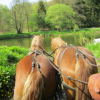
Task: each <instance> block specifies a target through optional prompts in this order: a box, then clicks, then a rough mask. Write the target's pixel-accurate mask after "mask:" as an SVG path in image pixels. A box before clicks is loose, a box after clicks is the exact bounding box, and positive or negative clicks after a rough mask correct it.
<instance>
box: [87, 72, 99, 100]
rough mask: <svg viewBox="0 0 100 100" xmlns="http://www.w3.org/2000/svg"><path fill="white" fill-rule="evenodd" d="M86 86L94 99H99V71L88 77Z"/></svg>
mask: <svg viewBox="0 0 100 100" xmlns="http://www.w3.org/2000/svg"><path fill="white" fill-rule="evenodd" d="M88 88H89V91H90V94H91V96H92V98H93V99H94V100H100V73H97V74H93V75H91V76H90V77H89V81H88Z"/></svg>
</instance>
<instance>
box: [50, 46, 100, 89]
mask: <svg viewBox="0 0 100 100" xmlns="http://www.w3.org/2000/svg"><path fill="white" fill-rule="evenodd" d="M64 47H73V48H74V49H75V50H76V51H77V54H79V55H80V56H81V57H82V58H83V59H84V60H85V61H86V59H85V58H87V57H86V56H85V55H84V54H86V55H88V56H90V57H92V58H95V59H97V60H100V59H99V58H96V57H94V56H91V55H89V54H87V53H85V52H83V51H80V50H79V49H78V48H77V47H75V46H73V45H70V46H68V45H64V46H60V47H58V48H56V49H55V50H54V51H53V52H52V53H54V52H55V51H56V50H57V49H60V50H61V49H62V48H64ZM76 56H78V55H76ZM86 62H87V63H88V64H91V65H92V66H98V65H95V64H92V63H89V62H88V61H86ZM51 64H52V63H51ZM52 66H53V67H54V68H55V69H56V70H57V71H58V72H59V73H61V74H62V75H64V76H65V77H66V78H67V79H68V80H74V81H77V82H80V83H83V84H85V85H87V84H88V83H87V82H84V81H81V80H76V79H73V78H72V77H71V76H68V75H66V74H64V73H63V72H62V71H61V70H60V69H58V68H57V67H55V66H54V65H53V64H52ZM63 85H64V86H65V83H64V82H63ZM72 90H74V88H72Z"/></svg>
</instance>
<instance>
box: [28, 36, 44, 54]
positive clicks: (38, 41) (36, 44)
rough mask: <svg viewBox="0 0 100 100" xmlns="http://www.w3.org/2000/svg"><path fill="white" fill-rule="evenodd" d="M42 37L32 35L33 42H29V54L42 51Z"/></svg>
mask: <svg viewBox="0 0 100 100" xmlns="http://www.w3.org/2000/svg"><path fill="white" fill-rule="evenodd" d="M42 38H43V37H42V35H40V36H36V35H34V37H33V40H32V42H31V47H30V52H29V53H31V51H33V50H39V51H40V50H43V51H44V44H43V39H42Z"/></svg>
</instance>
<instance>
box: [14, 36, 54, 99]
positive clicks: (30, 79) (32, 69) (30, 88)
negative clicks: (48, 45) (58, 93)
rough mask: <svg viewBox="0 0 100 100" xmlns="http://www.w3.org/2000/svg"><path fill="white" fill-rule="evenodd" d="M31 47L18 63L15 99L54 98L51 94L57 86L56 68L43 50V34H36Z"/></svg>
mask: <svg viewBox="0 0 100 100" xmlns="http://www.w3.org/2000/svg"><path fill="white" fill-rule="evenodd" d="M30 49H31V51H30V53H29V55H27V56H25V57H23V58H22V59H21V60H20V61H19V62H18V64H17V68H16V78H15V79H16V80H15V89H14V100H53V98H54V96H51V97H50V95H52V93H54V91H55V88H56V75H55V69H54V68H53V67H52V66H51V64H50V63H49V61H48V59H47V58H46V56H44V55H43V52H42V51H41V50H44V44H43V41H42V36H34V38H33V40H32V44H31V47H30ZM34 50H35V51H34ZM36 51H37V53H36ZM41 52H42V53H41ZM33 63H34V64H33ZM49 97H50V98H49ZM46 98H47V99H46Z"/></svg>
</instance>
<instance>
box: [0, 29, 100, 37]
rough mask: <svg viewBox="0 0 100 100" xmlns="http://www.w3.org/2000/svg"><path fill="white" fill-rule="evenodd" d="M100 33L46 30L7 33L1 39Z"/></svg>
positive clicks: (93, 31)
mask: <svg viewBox="0 0 100 100" xmlns="http://www.w3.org/2000/svg"><path fill="white" fill-rule="evenodd" d="M98 33H100V28H81V29H77V30H76V31H75V32H74V30H73V29H67V30H62V31H60V32H59V31H58V30H44V31H36V32H29V33H27V32H26V33H22V34H17V33H12V32H6V33H2V34H0V39H13V38H23V37H31V35H40V34H42V35H63V34H66V35H69V34H72V35H75V34H77V35H79V34H84V35H92V34H93V35H94V34H98Z"/></svg>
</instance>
